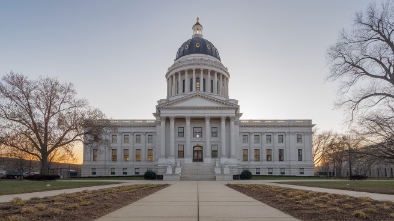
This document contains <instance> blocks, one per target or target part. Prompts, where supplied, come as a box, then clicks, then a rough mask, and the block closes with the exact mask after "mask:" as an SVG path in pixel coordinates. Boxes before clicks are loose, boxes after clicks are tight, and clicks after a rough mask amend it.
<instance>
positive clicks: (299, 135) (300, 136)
mask: <svg viewBox="0 0 394 221" xmlns="http://www.w3.org/2000/svg"><path fill="white" fill-rule="evenodd" d="M297 143H302V134H297Z"/></svg>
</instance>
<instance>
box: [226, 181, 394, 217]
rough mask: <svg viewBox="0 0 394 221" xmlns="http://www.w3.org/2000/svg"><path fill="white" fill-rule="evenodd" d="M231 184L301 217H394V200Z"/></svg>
mask: <svg viewBox="0 0 394 221" xmlns="http://www.w3.org/2000/svg"><path fill="white" fill-rule="evenodd" d="M227 186H228V187H230V188H232V189H234V190H237V191H239V192H241V193H243V194H245V195H247V196H250V197H252V198H254V199H256V200H258V201H260V202H262V203H265V204H267V205H269V206H271V207H274V208H276V209H278V210H280V211H282V212H285V213H287V214H289V215H291V216H293V217H296V218H297V219H300V220H308V221H322V220H324V221H326V220H346V221H353V220H374V221H375V220H394V202H392V201H384V202H383V201H377V200H372V199H371V198H369V197H351V196H345V195H338V194H329V193H318V192H313V191H306V190H295V189H290V188H284V187H277V186H268V185H262V184H257V185H256V184H227Z"/></svg>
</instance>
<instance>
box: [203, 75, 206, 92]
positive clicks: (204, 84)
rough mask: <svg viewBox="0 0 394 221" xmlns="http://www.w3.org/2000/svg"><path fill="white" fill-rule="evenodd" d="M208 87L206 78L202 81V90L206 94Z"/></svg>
mask: <svg viewBox="0 0 394 221" xmlns="http://www.w3.org/2000/svg"><path fill="white" fill-rule="evenodd" d="M206 85H207V84H206V83H205V78H203V79H202V90H203V91H204V92H206V89H205V88H206V87H205V86H206Z"/></svg>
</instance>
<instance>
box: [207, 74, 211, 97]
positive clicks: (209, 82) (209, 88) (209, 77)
mask: <svg viewBox="0 0 394 221" xmlns="http://www.w3.org/2000/svg"><path fill="white" fill-rule="evenodd" d="M206 89H207V92H208V93H211V71H210V70H208V82H207V86H206Z"/></svg>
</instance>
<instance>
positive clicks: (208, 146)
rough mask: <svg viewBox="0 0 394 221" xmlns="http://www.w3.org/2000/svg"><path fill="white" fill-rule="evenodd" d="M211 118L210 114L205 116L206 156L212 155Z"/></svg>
mask: <svg viewBox="0 0 394 221" xmlns="http://www.w3.org/2000/svg"><path fill="white" fill-rule="evenodd" d="M210 127H211V125H210V120H209V116H205V156H206V157H211V142H210V139H209V138H210V137H211V136H210V133H209V131H210Z"/></svg>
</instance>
